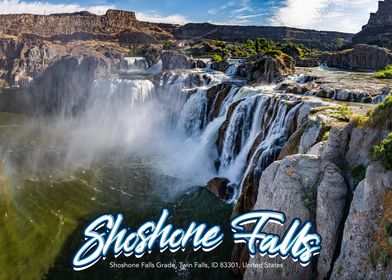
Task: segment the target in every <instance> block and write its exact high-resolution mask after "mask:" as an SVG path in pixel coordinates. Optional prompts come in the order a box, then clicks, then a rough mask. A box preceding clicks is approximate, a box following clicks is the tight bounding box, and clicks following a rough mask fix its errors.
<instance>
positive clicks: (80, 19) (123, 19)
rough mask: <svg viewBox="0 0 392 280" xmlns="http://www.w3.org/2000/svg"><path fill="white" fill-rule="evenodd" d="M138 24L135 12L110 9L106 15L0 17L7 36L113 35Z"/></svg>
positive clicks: (82, 13) (0, 22)
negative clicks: (25, 34)
mask: <svg viewBox="0 0 392 280" xmlns="http://www.w3.org/2000/svg"><path fill="white" fill-rule="evenodd" d="M135 21H136V17H135V13H134V12H128V11H120V10H108V11H107V13H106V14H105V15H103V16H98V15H95V14H92V13H89V12H79V13H72V14H53V15H31V14H17V15H0V26H1V27H2V29H1V32H2V33H4V34H15V35H18V34H23V33H27V34H35V35H39V36H44V37H51V36H54V35H67V34H73V33H78V32H86V33H95V34H98V33H101V34H111V33H118V32H120V31H123V30H126V29H129V28H130V27H131V26H133V24H134V23H135Z"/></svg>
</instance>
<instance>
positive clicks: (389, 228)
mask: <svg viewBox="0 0 392 280" xmlns="http://www.w3.org/2000/svg"><path fill="white" fill-rule="evenodd" d="M384 231H385V234H386V235H387V237H388V238H389V237H392V223H389V224H386V225H385V226H384Z"/></svg>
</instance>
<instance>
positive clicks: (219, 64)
mask: <svg viewBox="0 0 392 280" xmlns="http://www.w3.org/2000/svg"><path fill="white" fill-rule="evenodd" d="M229 66H230V64H229V62H228V61H227V60H226V59H222V60H220V61H214V62H212V64H211V68H212V69H215V70H218V71H221V72H226V70H227V68H228V67H229Z"/></svg>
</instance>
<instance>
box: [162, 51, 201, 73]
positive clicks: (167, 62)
mask: <svg viewBox="0 0 392 280" xmlns="http://www.w3.org/2000/svg"><path fill="white" fill-rule="evenodd" d="M161 59H162V67H163V70H174V69H191V68H195V67H196V62H195V61H194V60H193V59H191V58H188V57H187V56H186V55H183V54H179V53H175V52H172V51H166V52H163V53H162V55H161Z"/></svg>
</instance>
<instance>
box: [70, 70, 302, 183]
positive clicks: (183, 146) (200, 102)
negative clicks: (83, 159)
mask: <svg viewBox="0 0 392 280" xmlns="http://www.w3.org/2000/svg"><path fill="white" fill-rule="evenodd" d="M226 79H227V78H226V77H225V78H224V79H222V78H221V76H216V75H215V76H214V74H212V73H206V72H202V71H185V72H182V73H178V72H166V73H163V74H162V75H161V77H160V80H159V83H157V84H156V85H155V86H154V84H153V83H152V82H150V81H149V80H148V79H136V80H127V79H120V78H110V79H99V80H97V81H95V82H94V85H93V88H92V90H91V94H90V97H89V100H88V103H87V104H88V105H87V108H88V109H87V110H86V114H85V122H86V123H88V125H86V123H84V124H83V127H84V129H83V131H86V127H89V128H90V129H95V130H99V131H100V132H101V133H102V136H100V140H98V141H96V142H97V143H100V145H101V146H99V147H98V149H99V150H102V149H103V148H102V146H103V145H107V144H108V143H110V145H109V146H116V145H117V146H119V145H120V146H127V147H130V148H129V150H131V151H136V150H138V151H139V152H140V151H142V152H144V150H145V148H143V146H152V147H154V148H151V147H150V148H149V149H148V150H149V151H148V153H149V154H151V153H152V154H155V155H158V156H159V157H162V159H163V161H162V162H164V164H162V165H161V167H162V168H163V169H165V170H166V171H165V172H167V173H168V174H171V175H174V176H182V175H184V174H186V175H185V177H187V180H191V181H192V180H193V179H195V181H194V183H196V182H197V184H206V183H207V181H208V180H210V179H212V178H213V177H214V176H219V177H225V178H228V179H229V180H230V181H231V183H234V184H236V185H238V190H240V189H241V185H242V184H243V180H244V177H245V176H244V175H246V174H248V173H250V172H256V173H257V172H259V170H263V169H264V168H265V167H267V166H268V165H269V164H270V163H271V162H272V161H273V160H275V159H276V158H277V156H278V154H279V152H280V151H281V149H282V148H283V146H284V144H285V143H286V141H287V139H288V136H289V135H288V132H287V128H286V125H287V123H288V120H287V118H291V117H292V114H293V113H292V112H294V111H295V110H296V109H294V108H296V107H294V108H293V109H291V110H290V109H289V107H288V105H287V104H288V103H290V100H289V99H290V98H291V97H287V96H286V97H284V96H281V97H279V96H275V95H274V94H273V86H265V87H259V88H252V87H241V86H238V85H237V84H235V83H231V82H230V80H229V81H228V80H226ZM285 98H286V99H288V100H287V102H286V100H285ZM293 110H294V111H293ZM158 112H159V113H158ZM290 116H291V117H290ZM81 135H82V138H83V137H85V138H86V137H88V133H85V135H83V133H81ZM78 136H79V137H80V135H78ZM80 142H83V141H80V139H77V143H78V145H74V146H75V147H78V149H76V150H74V151H73V153H72V155H73V156H75V155H83V154H85V153H86V151H90V153H91V154H94V149H93V147H84V146H83V145H82V149H81V150H80V147H81V146H80V144H79V143H80ZM146 143H151V145H146ZM218 143H221V144H218ZM87 146H88V145H87ZM71 147H72V145H71ZM71 150H72V149H71ZM87 158H89V157H87ZM170 161H172V162H176V164H174V163H173V164H172V163H170ZM164 165H165V166H164ZM192 173H194V174H192ZM195 174H197V176H195ZM192 178H193V179H192Z"/></svg>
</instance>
